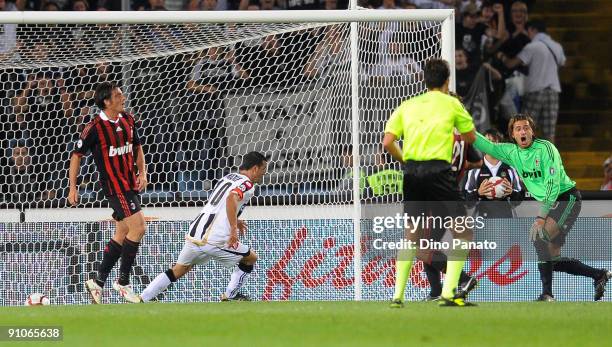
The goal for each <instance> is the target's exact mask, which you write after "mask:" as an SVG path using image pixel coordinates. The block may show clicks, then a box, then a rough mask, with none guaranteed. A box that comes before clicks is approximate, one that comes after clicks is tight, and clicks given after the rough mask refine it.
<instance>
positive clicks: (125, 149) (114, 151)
mask: <svg viewBox="0 0 612 347" xmlns="http://www.w3.org/2000/svg"><path fill="white" fill-rule="evenodd" d="M131 152H132V144H131V143H129V142H128V143H126V144H125V145H124V146H121V147H117V148H115V147H113V146H110V148H109V150H108V156H109V157H114V156H116V155H124V154H126V153H131Z"/></svg>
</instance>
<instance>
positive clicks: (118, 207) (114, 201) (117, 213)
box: [106, 190, 141, 222]
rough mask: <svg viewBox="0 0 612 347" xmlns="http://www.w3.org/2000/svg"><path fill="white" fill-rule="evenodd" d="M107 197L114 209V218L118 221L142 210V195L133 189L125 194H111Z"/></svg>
mask: <svg viewBox="0 0 612 347" xmlns="http://www.w3.org/2000/svg"><path fill="white" fill-rule="evenodd" d="M106 199H107V200H108V204H109V206H110V208H112V209H113V219H114V220H116V221H118V222H120V221H122V220H124V219H125V218H127V217H129V216H131V215H133V214H135V213H138V211H140V210H141V208H140V195H139V194H138V192H136V191H133V190H132V191H127V192H124V193H123V194H117V195H109V196H107V197H106Z"/></svg>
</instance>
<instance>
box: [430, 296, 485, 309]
mask: <svg viewBox="0 0 612 347" xmlns="http://www.w3.org/2000/svg"><path fill="white" fill-rule="evenodd" d="M439 305H440V307H469V306H478V305H476V304H475V303H473V302H468V301H465V299H464V298H459V297H457V296H455V297H454V298H452V299H449V298H445V297H443V296H441V297H440V304H439Z"/></svg>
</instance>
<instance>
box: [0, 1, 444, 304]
mask: <svg viewBox="0 0 612 347" xmlns="http://www.w3.org/2000/svg"><path fill="white" fill-rule="evenodd" d="M415 21H438V22H441V23H442V26H441V49H442V51H441V57H442V58H443V59H445V60H446V61H448V63H449V65H450V67H451V69H450V71H451V76H450V85H449V87H450V89H451V90H454V89H455V69H454V66H455V40H454V36H455V16H454V10H452V9H436V10H370V9H349V10H310V11H150V12H146V11H145V12H143V11H122V12H94V11H89V12H63V11H59V12H35V11H31V12H30V11H28V12H19V11H13V12H0V24H177V23H305V22H318V23H349V22H350V23H351V24H352V25H351V31H350V44H351V103H352V114H351V117H352V143H353V147H352V148H353V157H354V158H359V157H360V155H359V112H360V110H359V102H358V97H359V78H358V64H357V62H358V59H357V57H358V55H357V54H358V47H357V39H358V32H357V23H359V22H415ZM353 166H354V167H353V172H354V173H355V175H354V177H353V204H352V207H351V209H352V213H351V218H352V219H353V223H354V240H355V246H356V247H355V254H354V262H353V264H354V269H353V270H354V275H355V283H354V286H355V298H354V299H355V300H361V288H362V281H361V268H362V264H361V247H359V245H360V240H361V230H360V220H361V202H360V189H359V184H360V170H359V160H355V161H354V162H353ZM349 206H350V205H349ZM69 211H70V210H65V209H64V210H62V209H60V210H59V211H57V212H59V213H60V214H68V213H70V212H69ZM345 211H346V210H345ZM14 212H16V211H14ZM16 215H18V213H11V211H10V210H9V211H6V210H4V211H2V213H1V214H0V222H8V221H10V222H16V221H18V220H15V219H14V218H15V216H16ZM43 215H47V214H46V213H43ZM81 215H82V216H86V215H88V213H83V214H81ZM7 219H11V220H7ZM28 221H34V220H32V219H31V218H28Z"/></svg>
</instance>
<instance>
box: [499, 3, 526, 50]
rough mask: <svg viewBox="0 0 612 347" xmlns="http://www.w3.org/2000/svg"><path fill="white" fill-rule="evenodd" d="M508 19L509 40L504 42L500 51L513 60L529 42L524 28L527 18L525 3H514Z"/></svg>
mask: <svg viewBox="0 0 612 347" xmlns="http://www.w3.org/2000/svg"><path fill="white" fill-rule="evenodd" d="M510 18H511V19H512V21H511V22H510V25H509V28H508V29H509V31H510V38H509V39H508V40H507V41H506V42H504V44H503V45H502V47H500V50H501V51H502V52H503V53H504V54H505V55H506V56H508V57H510V58H513V57H514V56H516V55H517V54H518V52H520V51H521V50H522V49H523V47H525V46H526V45H527V44H528V43H529V42H530V40H529V36H527V29H526V28H525V25H526V24H527V20H528V18H529V16H528V12H527V5H526V4H525V2H523V1H516V2H514V3H513V4H512V9H511V16H510Z"/></svg>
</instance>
